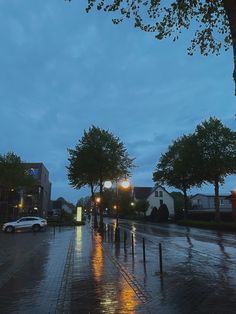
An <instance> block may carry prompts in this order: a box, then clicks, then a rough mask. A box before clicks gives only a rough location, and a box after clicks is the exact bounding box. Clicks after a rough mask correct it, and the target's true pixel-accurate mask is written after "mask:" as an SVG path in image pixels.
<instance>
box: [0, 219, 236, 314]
mask: <svg viewBox="0 0 236 314" xmlns="http://www.w3.org/2000/svg"><path fill="white" fill-rule="evenodd" d="M108 225H109V228H108ZM112 226H114V221H112V220H106V227H107V232H106V233H105V235H104V237H103V238H102V237H101V236H100V235H99V234H97V233H95V232H93V231H92V230H91V228H90V226H89V224H88V223H87V225H86V226H82V227H76V228H61V229H59V228H56V229H55V230H54V229H53V228H51V229H50V228H49V229H48V230H47V231H46V232H40V233H31V232H27V233H16V234H4V233H0V313H1V314H5V313H81V314H87V313H95V314H96V313H144V314H145V313H153V314H154V313H161V314H162V313H163V314H165V313H168V314H169V313H170V314H171V313H174V314H178V313H181V314H182V313H183V314H185V313H235V312H236V310H235V308H236V271H235V269H236V234H231V233H222V232H215V231H207V230H198V229H194V228H185V227H179V226H175V225H163V224H162V225H156V224H150V223H149V224H141V223H137V222H136V223H133V222H130V221H126V220H120V233H121V243H120V245H117V244H115V243H114V233H113V232H114V230H113V232H112ZM124 231H126V233H127V241H126V245H124V242H123V235H124ZM131 232H132V233H133V235H134V254H132V249H131ZM143 238H144V239H145V246H146V262H145V263H144V262H143V251H142V241H143ZM159 243H162V248H163V271H164V273H163V275H162V276H160V273H159V271H160V265H159V251H158V245H159Z"/></svg>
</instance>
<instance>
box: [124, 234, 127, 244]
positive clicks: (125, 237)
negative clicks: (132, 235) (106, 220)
mask: <svg viewBox="0 0 236 314" xmlns="http://www.w3.org/2000/svg"><path fill="white" fill-rule="evenodd" d="M126 240H127V232H126V230H125V231H124V247H126Z"/></svg>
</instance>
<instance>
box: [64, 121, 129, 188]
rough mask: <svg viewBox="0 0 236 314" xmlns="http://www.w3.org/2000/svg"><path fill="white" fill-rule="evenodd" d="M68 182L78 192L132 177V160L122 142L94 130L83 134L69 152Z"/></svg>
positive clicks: (101, 131) (95, 128) (107, 132)
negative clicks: (86, 187) (105, 182)
mask: <svg viewBox="0 0 236 314" xmlns="http://www.w3.org/2000/svg"><path fill="white" fill-rule="evenodd" d="M68 151H69V159H68V160H69V163H70V164H69V166H68V167H67V169H68V178H69V182H70V184H71V185H72V186H74V187H75V188H81V187H82V186H86V185H89V186H94V185H99V187H100V192H102V190H103V184H104V181H105V180H114V179H115V178H118V177H121V176H129V175H130V171H131V169H132V167H133V159H131V158H130V157H129V155H128V152H127V150H126V148H125V146H124V144H123V143H122V142H121V140H120V139H119V138H118V137H116V136H114V135H113V134H112V133H111V132H109V131H107V130H103V129H100V128H98V127H95V126H92V127H90V128H89V130H88V131H84V135H83V137H82V138H81V139H80V140H79V143H78V145H76V147H75V149H69V150H68Z"/></svg>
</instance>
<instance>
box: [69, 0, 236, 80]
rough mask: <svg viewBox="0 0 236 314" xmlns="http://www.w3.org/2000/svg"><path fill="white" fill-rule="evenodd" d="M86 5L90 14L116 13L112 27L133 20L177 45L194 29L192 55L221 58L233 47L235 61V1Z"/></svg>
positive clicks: (117, 0)
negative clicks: (223, 50) (97, 11)
mask: <svg viewBox="0 0 236 314" xmlns="http://www.w3.org/2000/svg"><path fill="white" fill-rule="evenodd" d="M65 1H71V0H65ZM87 3H88V5H87V8H86V11H87V12H89V11H91V10H92V9H93V8H96V9H97V10H99V11H101V10H103V11H105V12H109V13H116V16H115V17H114V18H113V19H112V21H113V23H115V24H118V23H120V22H122V21H123V20H125V19H130V20H132V21H133V24H134V27H136V28H139V29H141V30H143V31H145V32H153V33H155V38H156V39H159V40H161V39H163V38H168V37H170V38H172V39H173V40H174V41H175V40H177V39H178V38H179V35H180V34H181V33H182V32H183V30H188V29H189V28H190V27H191V25H193V28H194V29H195V33H194V35H193V38H192V40H191V44H190V46H189V48H188V53H189V54H190V55H192V54H193V52H194V51H195V50H196V48H197V47H199V49H200V52H201V53H202V54H203V55H208V54H209V53H215V54H219V52H220V50H221V48H222V47H223V48H224V49H225V50H227V49H228V48H229V47H230V46H231V45H232V43H233V50H234V56H235V57H236V1H235V0H87ZM235 63H236V60H235V61H234V64H235ZM234 80H235V82H236V70H235V71H234Z"/></svg>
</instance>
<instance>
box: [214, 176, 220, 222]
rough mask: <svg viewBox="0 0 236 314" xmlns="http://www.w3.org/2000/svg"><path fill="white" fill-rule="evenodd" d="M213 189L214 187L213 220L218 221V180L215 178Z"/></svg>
mask: <svg viewBox="0 0 236 314" xmlns="http://www.w3.org/2000/svg"><path fill="white" fill-rule="evenodd" d="M214 189H215V197H214V203H215V204H214V205H215V220H216V221H220V204H219V182H218V181H217V180H215V183H214Z"/></svg>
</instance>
